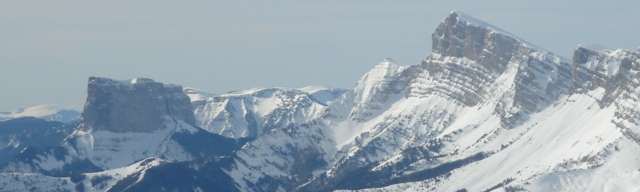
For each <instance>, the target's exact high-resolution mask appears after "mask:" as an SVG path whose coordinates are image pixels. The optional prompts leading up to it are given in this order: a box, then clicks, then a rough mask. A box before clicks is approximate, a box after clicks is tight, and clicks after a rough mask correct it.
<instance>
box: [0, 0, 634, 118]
mask: <svg viewBox="0 0 640 192" xmlns="http://www.w3.org/2000/svg"><path fill="white" fill-rule="evenodd" d="M638 7H640V2H639V1H632V0H628V1H592V0H586V1H585V0H582V1H578V0H566V1H551V0H538V1H526V2H525V1H506V0H504V1H491V0H488V1H455V0H454V1H447V2H441V1H426V0H421V1H416V0H407V1H391V0H380V1H371V0H347V1H345V0H327V1H310V0H281V1H248V0H235V1H216V0H209V1H204V0H185V1H168V0H153V1H152V0H111V1H86V0H56V1H46V0H21V1H2V2H0V26H1V30H0V90H3V92H2V94H1V97H0V111H10V110H13V109H15V108H18V107H22V106H28V105H35V104H61V105H68V106H74V107H80V106H81V104H82V103H83V101H84V96H85V93H84V92H85V84H86V81H87V78H88V77H89V76H105V77H112V78H117V79H128V78H133V77H140V76H142V77H150V78H154V79H156V80H159V81H163V82H171V83H177V84H182V85H184V86H189V87H196V88H200V89H203V90H208V91H211V92H214V93H224V92H227V91H231V90H239V89H247V88H252V87H272V86H279V87H302V86H305V85H326V86H331V87H343V88H349V87H352V86H353V85H354V83H355V81H356V80H357V79H358V78H359V77H360V76H361V75H362V74H363V73H364V72H366V71H367V70H368V69H369V68H371V67H372V66H373V65H375V64H376V63H378V62H380V61H382V60H383V59H384V58H386V57H391V58H394V59H395V60H396V61H398V62H399V63H401V64H416V63H418V62H419V61H420V60H421V59H422V58H424V57H425V56H426V55H427V54H428V52H429V49H430V46H431V45H430V41H431V40H430V35H431V32H432V31H433V30H434V29H435V27H436V26H437V25H438V23H439V22H440V21H441V20H442V19H443V18H444V17H445V16H446V15H447V14H448V13H449V12H450V11H451V10H460V11H463V12H466V13H467V14H469V15H472V16H475V17H477V18H480V19H482V20H485V21H487V22H489V23H491V24H493V25H496V26H499V27H501V28H503V29H505V30H507V31H510V32H512V33H514V34H517V35H518V36H520V37H522V38H524V39H527V40H528V41H530V42H532V43H534V44H537V45H538V46H541V47H545V48H547V49H548V50H551V51H554V52H556V53H558V54H561V55H564V56H567V57H569V56H570V54H571V51H572V50H573V49H574V48H575V47H576V46H577V44H581V43H582V44H600V45H604V46H606V47H611V48H617V47H620V48H635V47H638V46H639V45H640V38H638V31H640V25H637V23H638V19H639V18H640V12H639V11H637V8H638Z"/></svg>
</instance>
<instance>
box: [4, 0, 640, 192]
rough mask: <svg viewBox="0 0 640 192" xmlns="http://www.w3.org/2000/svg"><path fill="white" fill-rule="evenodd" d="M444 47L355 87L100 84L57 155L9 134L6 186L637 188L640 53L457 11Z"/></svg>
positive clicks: (390, 64) (95, 82) (50, 146)
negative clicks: (559, 43)
mask: <svg viewBox="0 0 640 192" xmlns="http://www.w3.org/2000/svg"><path fill="white" fill-rule="evenodd" d="M432 40H433V42H434V43H433V44H432V46H433V47H432V53H431V54H429V55H428V56H426V57H425V59H424V60H423V61H422V62H421V63H418V64H415V65H398V64H396V63H395V62H394V61H393V60H391V59H385V60H383V61H382V62H381V63H379V64H377V65H375V66H374V67H372V69H371V70H370V71H369V72H367V73H365V74H364V75H362V77H361V78H360V79H359V81H358V82H357V83H356V85H355V86H354V87H353V88H351V89H331V88H320V87H313V88H299V89H289V88H261V89H251V90H246V91H238V92H233V93H227V94H210V93H206V92H203V91H200V90H197V89H194V88H183V87H181V86H178V85H172V84H165V83H160V82H156V81H154V80H151V79H147V78H135V79H131V80H125V81H118V80H112V79H108V78H98V77H91V78H89V82H88V87H89V89H88V98H87V103H86V104H85V110H84V112H83V114H82V117H83V118H82V120H81V121H80V122H78V124H77V125H72V126H75V127H66V128H64V129H61V131H60V132H55V133H47V134H44V136H42V137H49V135H50V136H51V137H52V138H54V139H53V141H52V142H47V143H46V144H42V145H43V146H37V145H35V144H32V143H29V142H25V141H26V139H25V138H16V137H7V138H3V137H0V144H4V143H6V144H7V145H6V146H11V147H4V148H2V147H0V155H6V154H10V155H12V157H13V156H20V157H22V158H23V159H11V160H10V161H8V162H9V163H8V164H2V163H0V168H1V169H0V170H2V171H0V175H3V176H7V177H0V191H2V190H17V191H21V190H27V186H28V185H27V184H28V183H33V182H37V183H40V184H41V185H37V186H35V187H34V189H35V190H36V191H44V190H46V189H51V190H59V191H145V190H147V191H149V190H151V191H172V190H173V191H175V190H177V191H198V190H200V191H212V190H221V189H224V190H228V191H256V192H260V191H393V192H396V191H599V189H602V190H603V191H606V190H610V191H633V190H634V189H635V188H637V186H638V185H637V184H635V183H637V181H640V177H639V175H640V172H638V171H637V170H640V163H638V161H636V160H637V159H638V155H637V154H638V153H640V131H638V130H637V128H638V127H640V123H639V122H640V121H638V119H640V110H638V109H640V97H638V95H640V82H639V81H637V79H640V73H638V72H639V71H640V52H638V51H636V50H630V49H617V50H594V49H590V48H586V47H578V48H576V50H575V51H574V55H573V58H572V60H567V59H565V58H562V57H561V56H559V55H556V54H554V53H551V52H549V51H546V50H544V49H542V48H538V47H537V46H534V45H532V44H531V43H529V42H527V41H525V40H522V39H521V38H519V37H517V36H515V35H513V34H511V33H509V32H506V31H504V30H502V29H500V28H498V27H495V26H493V25H490V24H487V23H486V22H484V21H481V20H479V19H476V18H473V17H471V16H468V15H466V14H464V13H461V12H458V11H452V12H451V13H450V14H449V15H448V16H447V17H446V18H445V19H444V20H443V22H442V23H440V25H439V26H438V27H437V28H436V30H435V31H434V32H433V34H432ZM22 121H26V123H27V124H28V123H34V122H31V120H29V119H23V120H22ZM13 122H17V121H13ZM35 124H37V122H35ZM1 125H2V122H0V126H1ZM40 125H42V126H43V127H47V126H54V125H49V124H46V123H44V124H43V123H40ZM55 125H56V126H60V125H58V124H55ZM11 134H14V133H13V132H11ZM61 135H66V136H65V137H61ZM59 143H62V144H61V145H58V144H59ZM21 144H22V145H21ZM2 146H4V145H2ZM25 148H26V149H28V148H34V149H38V150H34V151H33V152H31V153H24V154H22V153H21V152H20V151H22V149H25ZM16 154H18V155H16ZM0 160H2V159H0ZM7 170H10V171H11V172H7ZM16 173H24V174H16ZM54 173H55V174H54ZM172 173H179V174H186V175H188V176H192V177H188V176H184V175H175V174H172ZM170 181H175V182H170Z"/></svg>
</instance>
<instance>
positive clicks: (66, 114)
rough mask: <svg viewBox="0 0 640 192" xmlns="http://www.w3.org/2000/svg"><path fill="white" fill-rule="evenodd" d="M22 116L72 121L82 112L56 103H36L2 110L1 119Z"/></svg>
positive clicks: (65, 121)
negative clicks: (11, 109)
mask: <svg viewBox="0 0 640 192" xmlns="http://www.w3.org/2000/svg"><path fill="white" fill-rule="evenodd" d="M21 117H35V118H40V119H44V120H49V121H60V122H63V123H68V122H72V121H75V120H78V119H79V118H80V112H77V111H75V110H72V109H66V108H62V107H59V106H56V105H36V106H31V107H26V108H22V109H19V110H16V111H13V112H0V121H6V120H9V119H16V118H21Z"/></svg>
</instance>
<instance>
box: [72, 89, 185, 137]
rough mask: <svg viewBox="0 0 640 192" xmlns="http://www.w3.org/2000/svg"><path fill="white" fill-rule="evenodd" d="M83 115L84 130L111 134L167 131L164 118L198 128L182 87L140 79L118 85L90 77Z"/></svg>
mask: <svg viewBox="0 0 640 192" xmlns="http://www.w3.org/2000/svg"><path fill="white" fill-rule="evenodd" d="M87 94H88V95H87V101H86V104H85V107H84V111H83V114H82V118H83V122H84V126H85V127H84V128H85V129H93V130H104V131H112V132H150V131H154V130H158V129H163V128H166V126H165V120H166V119H165V118H171V119H173V120H181V121H183V122H185V123H188V124H191V125H195V118H194V116H193V110H192V108H191V103H190V100H189V97H187V96H186V95H185V94H184V93H183V92H182V87H181V86H177V85H168V84H162V83H158V82H155V81H153V80H151V79H146V78H137V79H132V80H130V81H116V80H111V79H107V78H99V77H91V78H89V85H88V87H87Z"/></svg>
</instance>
